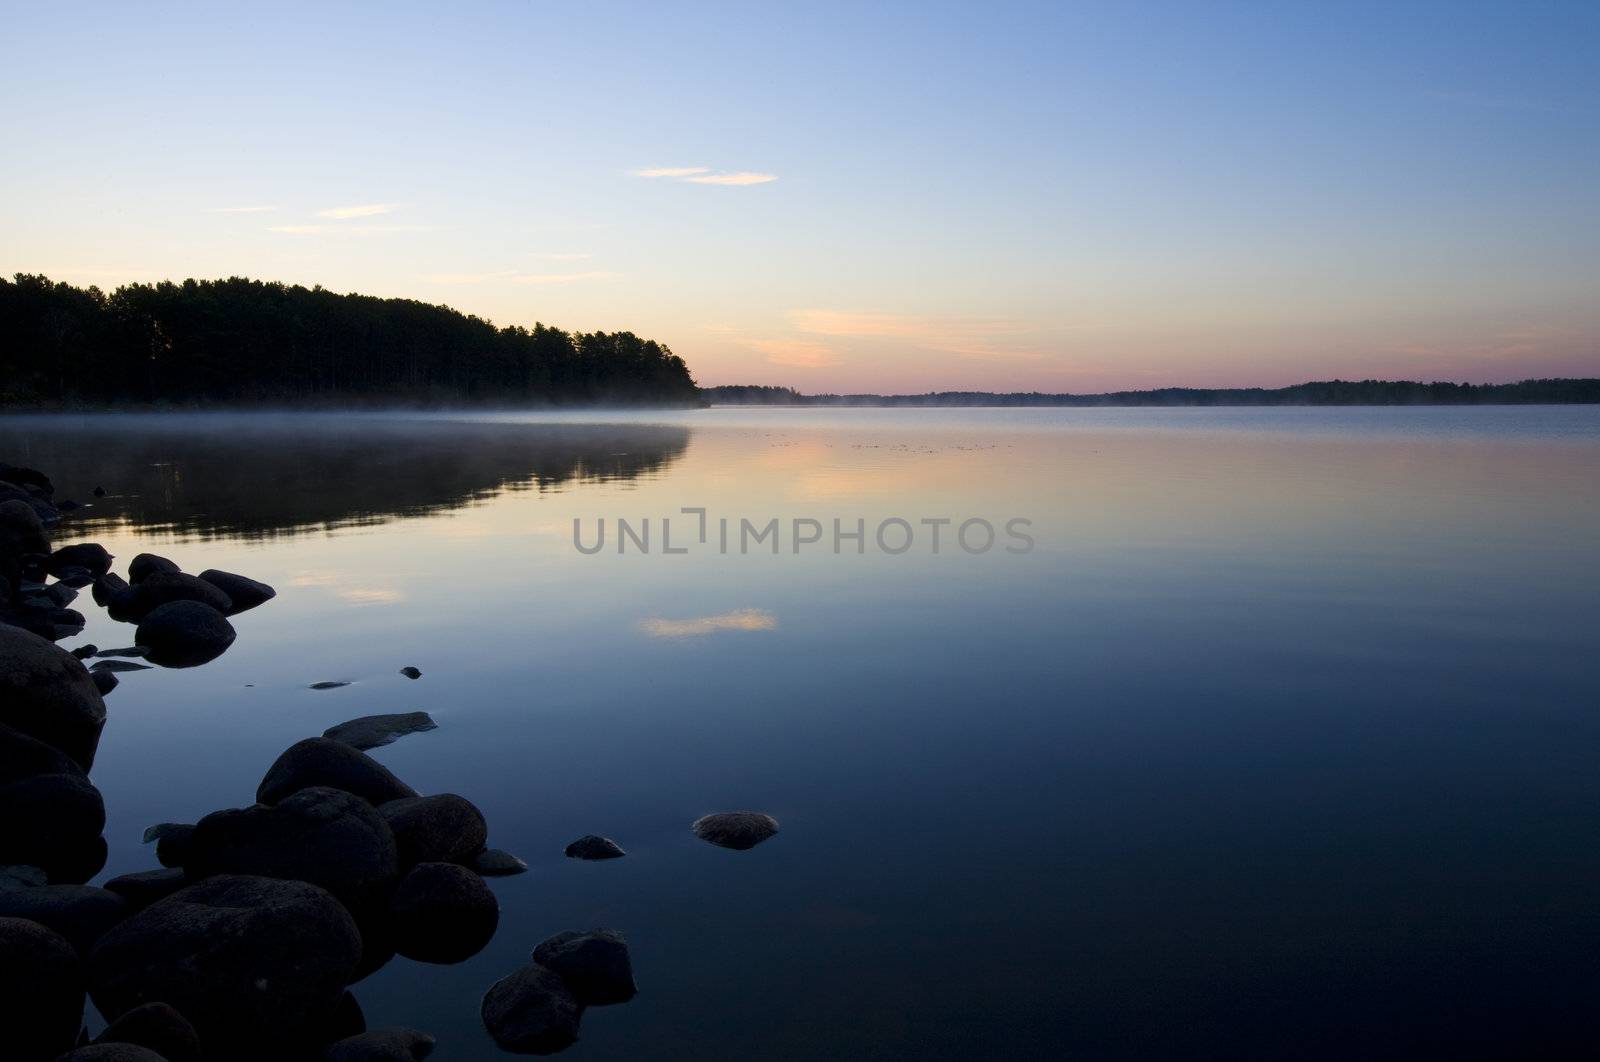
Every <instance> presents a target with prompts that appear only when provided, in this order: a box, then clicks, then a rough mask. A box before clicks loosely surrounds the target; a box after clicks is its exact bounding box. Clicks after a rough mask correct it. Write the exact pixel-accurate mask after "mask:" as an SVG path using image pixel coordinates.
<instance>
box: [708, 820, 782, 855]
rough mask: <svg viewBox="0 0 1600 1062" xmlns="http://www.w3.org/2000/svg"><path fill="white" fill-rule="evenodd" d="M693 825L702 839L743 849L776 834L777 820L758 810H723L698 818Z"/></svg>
mask: <svg viewBox="0 0 1600 1062" xmlns="http://www.w3.org/2000/svg"><path fill="white" fill-rule="evenodd" d="M690 828H691V829H693V830H694V835H695V836H696V837H698V838H700V839H701V840H702V841H709V842H710V843H711V844H714V845H716V846H717V847H718V848H732V849H734V850H735V851H739V852H742V851H744V850H745V849H747V848H754V847H755V846H756V845H758V844H760V843H761V842H762V841H765V840H766V839H767V838H769V837H771V836H772V835H773V834H775V833H777V832H778V820H777V819H775V818H773V817H772V816H771V815H763V814H762V813H761V812H759V811H721V812H717V813H716V814H714V815H705V816H702V817H701V818H698V819H696V820H695V821H694V825H693V826H692V827H690Z"/></svg>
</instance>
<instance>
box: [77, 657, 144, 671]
mask: <svg viewBox="0 0 1600 1062" xmlns="http://www.w3.org/2000/svg"><path fill="white" fill-rule="evenodd" d="M89 670H90V671H149V670H150V665H149V664H140V663H136V662H134V661H132V660H96V661H95V662H94V663H92V664H90V665H89Z"/></svg>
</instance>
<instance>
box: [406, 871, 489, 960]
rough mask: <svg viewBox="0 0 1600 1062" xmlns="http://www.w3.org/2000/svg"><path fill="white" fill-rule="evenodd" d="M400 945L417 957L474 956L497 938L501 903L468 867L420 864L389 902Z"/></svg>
mask: <svg viewBox="0 0 1600 1062" xmlns="http://www.w3.org/2000/svg"><path fill="white" fill-rule="evenodd" d="M389 911H390V914H391V915H392V917H393V924H394V943H395V950H396V951H397V952H399V953H400V954H401V955H404V956H405V957H406V958H408V959H415V960H416V961H418V962H433V963H454V962H461V961H463V960H464V959H470V958H471V957H472V956H474V955H476V954H477V953H478V952H480V951H482V950H483V948H484V945H486V944H488V943H489V941H490V940H491V939H492V938H493V937H494V931H495V929H496V927H498V926H499V924H500V905H499V903H498V902H496V900H495V898H494V893H493V892H491V891H490V890H489V886H487V885H485V884H484V882H483V879H482V878H480V877H478V875H476V874H474V873H473V872H472V871H470V870H468V869H467V868H466V867H463V866H458V865H456V864H455V863H418V864H417V865H416V866H414V867H412V868H411V870H410V872H409V873H407V874H406V876H405V877H403V878H401V879H400V885H399V887H398V888H396V889H395V891H394V899H393V900H392V901H391V902H390V905H389Z"/></svg>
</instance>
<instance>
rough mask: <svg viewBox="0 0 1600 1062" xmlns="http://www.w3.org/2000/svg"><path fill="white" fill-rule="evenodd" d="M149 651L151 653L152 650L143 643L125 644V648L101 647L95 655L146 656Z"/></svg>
mask: <svg viewBox="0 0 1600 1062" xmlns="http://www.w3.org/2000/svg"><path fill="white" fill-rule="evenodd" d="M149 653H150V650H149V649H146V648H145V647H144V646H142V645H129V646H125V647H124V648H121V649H101V650H99V651H98V652H96V653H95V654H94V655H95V656H131V657H141V658H142V657H144V656H147V655H149Z"/></svg>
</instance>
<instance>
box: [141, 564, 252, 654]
mask: <svg viewBox="0 0 1600 1062" xmlns="http://www.w3.org/2000/svg"><path fill="white" fill-rule="evenodd" d="M155 578H158V577H157V576H151V579H152V580H153V579H155ZM148 583H149V581H148V580H147V581H146V585H148ZM205 585H208V586H209V585H210V584H209V583H208V584H205ZM218 592H219V593H220V591H218ZM235 637H236V632H235V631H234V629H233V624H231V623H229V622H228V619H227V617H226V616H224V615H223V614H222V612H221V611H220V610H218V609H217V608H215V607H214V606H212V605H209V604H206V603H205V602H201V601H169V602H167V603H166V604H164V605H160V606H157V607H156V608H154V609H151V610H150V611H149V612H148V613H146V614H145V616H144V618H143V619H141V620H140V621H139V629H138V631H137V632H136V633H135V634H134V639H135V640H136V641H137V642H138V643H139V644H140V645H142V646H145V647H146V648H147V649H149V650H150V651H149V653H148V654H147V656H146V659H148V660H150V661H152V662H154V663H157V664H160V665H161V666H162V667H198V666H199V665H201V664H209V663H210V662H211V661H213V660H215V659H216V658H217V657H219V656H221V655H222V654H223V653H224V652H226V651H227V649H228V646H230V645H232V644H233V639H234V638H235Z"/></svg>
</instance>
